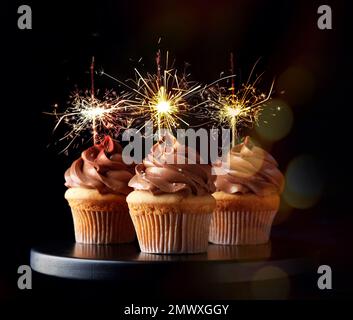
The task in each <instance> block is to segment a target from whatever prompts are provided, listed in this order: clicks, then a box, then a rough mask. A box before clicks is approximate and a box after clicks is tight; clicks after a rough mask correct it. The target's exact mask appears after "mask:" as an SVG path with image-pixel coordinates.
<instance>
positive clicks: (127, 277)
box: [31, 239, 317, 283]
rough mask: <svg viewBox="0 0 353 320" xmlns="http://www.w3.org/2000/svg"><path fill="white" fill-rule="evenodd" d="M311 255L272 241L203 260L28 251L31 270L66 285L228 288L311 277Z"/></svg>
mask: <svg viewBox="0 0 353 320" xmlns="http://www.w3.org/2000/svg"><path fill="white" fill-rule="evenodd" d="M316 257H317V254H316V252H315V251H313V250H310V249H308V247H307V246H306V245H304V244H303V243H298V242H294V241H284V240H282V239H277V240H272V242H270V243H267V244H263V245H250V246H223V245H213V244H210V245H209V246H208V251H207V252H206V253H203V254H190V255H165V254H148V253H142V252H140V250H139V248H138V245H137V244H135V243H132V244H119V245H88V244H80V243H74V244H73V243H71V244H51V245H45V246H39V247H35V248H33V249H32V250H31V267H32V269H33V270H35V271H37V272H39V273H43V274H46V275H50V276H56V277H62V278H67V279H84V280H117V281H146V280H148V279H150V278H151V277H152V276H153V277H154V278H155V276H156V275H159V276H160V277H163V278H164V277H168V278H173V277H174V278H180V276H183V277H184V279H185V280H187V281H193V282H197V281H202V282H205V281H206V282H211V283H233V282H247V281H254V280H270V279H276V278H282V277H286V276H292V275H296V274H300V273H305V272H311V271H313V268H314V267H316V266H317V264H316Z"/></svg>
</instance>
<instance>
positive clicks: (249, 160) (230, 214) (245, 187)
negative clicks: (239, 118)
mask: <svg viewBox="0 0 353 320" xmlns="http://www.w3.org/2000/svg"><path fill="white" fill-rule="evenodd" d="M229 161H230V162H229V169H226V172H225V174H224V175H218V176H217V179H216V183H215V184H216V188H217V192H215V193H214V194H213V196H214V197H215V199H216V201H217V205H216V209H215V211H214V213H213V218H212V222H211V228H210V237H209V240H210V242H212V243H216V244H260V243H266V242H268V240H269V237H270V232H271V226H272V221H273V219H274V217H275V215H276V212H277V211H278V207H279V202H280V197H279V195H280V193H281V192H282V190H283V186H284V177H283V175H282V173H281V172H280V171H279V169H278V164H277V162H276V160H275V159H274V158H273V157H272V156H271V155H270V154H269V153H267V152H266V151H265V150H263V149H261V148H259V147H256V146H254V145H253V144H252V143H251V141H250V139H249V137H246V138H245V140H244V142H243V143H241V144H239V145H237V146H235V147H234V148H233V149H232V150H231V151H230V157H229Z"/></svg>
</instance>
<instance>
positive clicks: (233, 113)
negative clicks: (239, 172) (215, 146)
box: [208, 55, 274, 146]
mask: <svg viewBox="0 0 353 320" xmlns="http://www.w3.org/2000/svg"><path fill="white" fill-rule="evenodd" d="M258 62H259V60H258V61H257V62H256V63H255V65H254V66H253V68H252V70H251V72H250V75H249V77H248V80H247V82H246V83H245V84H242V85H241V86H240V87H239V89H238V90H235V86H234V80H233V79H234V78H233V79H232V86H231V88H229V89H228V88H225V87H221V86H219V84H218V83H217V84H216V85H215V86H212V87H211V88H210V89H209V90H208V100H209V104H208V106H209V107H210V111H209V116H210V117H211V118H212V119H213V121H214V122H216V123H217V124H218V125H219V126H223V125H226V126H228V127H230V128H231V131H232V146H235V145H236V143H237V140H238V139H239V130H240V129H241V128H244V127H248V128H252V127H253V126H254V124H257V123H258V118H259V115H260V113H261V110H262V109H263V107H264V106H265V103H266V102H267V101H268V100H269V99H270V98H271V94H272V90H273V85H274V81H272V83H271V86H270V89H269V91H268V93H267V94H266V93H263V92H260V91H259V89H257V87H256V86H257V85H258V82H259V81H260V79H261V77H262V75H263V73H262V74H260V75H259V76H257V77H256V78H255V80H254V81H253V82H252V83H251V79H252V77H253V73H254V70H255V68H256V65H257V63H258ZM233 68H234V67H233V55H231V70H232V71H233ZM221 80H222V79H221ZM229 91H231V93H230V94H229Z"/></svg>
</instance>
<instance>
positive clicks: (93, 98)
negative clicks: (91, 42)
mask: <svg viewBox="0 0 353 320" xmlns="http://www.w3.org/2000/svg"><path fill="white" fill-rule="evenodd" d="M90 70H91V100H92V103H93V102H94V100H95V97H94V57H92V62H91V67H90ZM92 131H93V144H94V145H96V144H97V143H98V137H97V136H98V133H97V124H96V115H95V114H93V118H92Z"/></svg>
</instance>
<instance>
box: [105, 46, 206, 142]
mask: <svg viewBox="0 0 353 320" xmlns="http://www.w3.org/2000/svg"><path fill="white" fill-rule="evenodd" d="M156 65H157V73H156V74H147V75H146V77H144V76H142V74H141V73H140V72H139V71H138V70H137V69H135V72H136V78H137V79H136V80H135V81H133V86H127V85H126V84H125V83H122V82H121V81H120V80H118V79H116V78H114V77H112V76H110V75H108V74H106V73H104V72H103V74H104V75H106V76H108V77H109V78H112V79H114V80H116V81H118V82H119V83H120V84H123V85H124V86H127V87H128V88H129V89H130V90H132V92H134V93H135V101H134V102H133V103H132V104H131V105H130V106H131V107H132V108H133V109H134V111H132V113H133V114H134V115H135V116H137V117H142V118H145V119H146V118H147V119H150V120H152V122H153V125H154V127H155V128H157V130H158V138H159V139H160V138H161V130H162V129H168V130H172V129H174V128H176V127H178V126H179V123H180V122H183V123H184V124H186V125H188V123H187V122H186V121H185V120H184V119H183V118H182V116H181V115H182V114H183V113H185V111H187V110H189V109H190V106H189V103H188V101H187V100H188V98H189V97H191V96H192V95H193V94H195V93H196V92H197V91H198V90H200V88H201V86H200V85H197V84H194V83H191V82H190V81H188V79H187V78H188V75H187V74H186V73H185V72H184V73H183V74H182V75H181V76H180V75H179V74H178V72H177V70H176V69H174V68H169V67H168V52H167V54H166V63H165V65H166V67H165V69H164V70H162V67H161V54H160V51H158V52H157V56H156ZM141 129H142V128H141Z"/></svg>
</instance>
